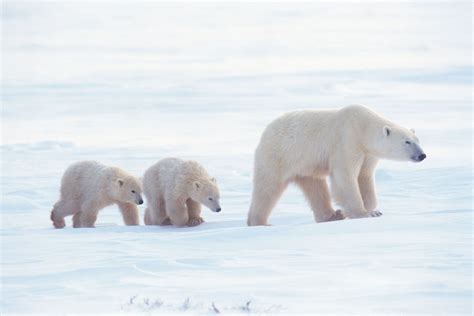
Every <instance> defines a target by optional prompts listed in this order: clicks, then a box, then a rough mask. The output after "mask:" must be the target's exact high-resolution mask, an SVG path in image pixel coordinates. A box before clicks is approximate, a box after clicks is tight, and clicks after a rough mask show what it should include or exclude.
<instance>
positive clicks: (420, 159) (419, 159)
mask: <svg viewBox="0 0 474 316" xmlns="http://www.w3.org/2000/svg"><path fill="white" fill-rule="evenodd" d="M425 158H426V155H425V154H421V155H419V156H418V161H423V160H424V159H425Z"/></svg>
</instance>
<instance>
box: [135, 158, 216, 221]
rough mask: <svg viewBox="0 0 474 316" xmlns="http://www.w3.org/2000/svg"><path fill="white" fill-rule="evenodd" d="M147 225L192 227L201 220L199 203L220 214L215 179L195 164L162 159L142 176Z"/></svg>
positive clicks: (173, 159)
mask: <svg viewBox="0 0 474 316" xmlns="http://www.w3.org/2000/svg"><path fill="white" fill-rule="evenodd" d="M143 188H144V192H145V196H146V199H147V203H148V208H147V209H146V210H145V218H144V219H145V224H146V225H169V224H174V225H176V226H185V225H188V226H195V225H199V224H201V223H202V222H203V221H204V220H203V219H202V217H201V203H202V204H204V205H205V206H207V207H208V208H209V209H211V210H212V211H216V212H219V211H220V205H219V198H220V197H219V189H218V187H217V184H216V180H215V179H214V178H212V177H211V176H209V174H208V173H207V171H206V170H205V169H204V168H203V167H202V166H201V165H200V164H199V163H197V162H196V161H192V160H188V161H185V160H182V159H178V158H165V159H162V160H160V161H159V162H157V163H156V164H154V165H153V166H151V167H150V168H148V170H146V171H145V174H144V175H143Z"/></svg>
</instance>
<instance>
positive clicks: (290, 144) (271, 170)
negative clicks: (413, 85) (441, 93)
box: [247, 105, 423, 225]
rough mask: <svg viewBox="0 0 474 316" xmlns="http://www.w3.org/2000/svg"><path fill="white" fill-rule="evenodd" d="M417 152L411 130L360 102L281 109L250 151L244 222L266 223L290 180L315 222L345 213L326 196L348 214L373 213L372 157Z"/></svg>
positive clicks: (408, 156)
mask: <svg viewBox="0 0 474 316" xmlns="http://www.w3.org/2000/svg"><path fill="white" fill-rule="evenodd" d="M405 142H410V145H408V144H406V143H405ZM422 153H423V151H422V150H421V148H420V147H419V141H418V139H417V137H416V136H415V134H414V133H413V132H412V131H410V130H408V129H405V128H403V127H400V126H398V125H396V124H395V123H392V122H390V121H389V120H387V119H385V118H383V117H381V116H379V115H378V114H376V113H374V112H372V111H371V110H369V109H367V108H365V107H363V106H359V105H353V106H348V107H345V108H342V109H340V110H300V111H294V112H290V113H287V114H284V115H283V116H281V117H279V118H277V119H276V120H274V121H273V122H272V123H270V124H269V125H268V126H267V128H266V129H265V131H264V132H263V135H262V137H261V140H260V144H259V145H258V147H257V149H256V152H255V165H254V188H253V196H252V203H251V206H250V210H249V214H248V221H247V222H248V225H266V224H267V221H268V217H269V215H270V212H271V211H272V209H273V207H274V206H275V204H276V202H277V200H278V198H279V197H280V195H281V194H282V193H283V191H284V190H285V188H286V186H287V185H288V184H289V183H290V182H294V183H296V184H297V185H298V186H299V187H300V188H301V189H302V190H303V192H304V193H305V195H306V198H307V199H308V202H309V203H310V205H311V208H312V209H313V212H314V218H315V220H316V221H317V222H324V221H329V220H336V219H342V218H344V216H342V214H341V213H340V212H339V211H338V212H335V210H334V209H333V208H332V206H331V196H332V198H333V199H334V200H335V201H336V202H337V204H339V205H340V206H341V207H342V208H343V210H344V213H345V215H346V216H348V217H350V218H356V217H367V216H378V215H380V212H378V211H376V210H375V208H376V206H377V198H376V193H375V186H374V179H373V175H374V169H375V167H376V165H377V161H378V160H379V159H380V158H385V159H395V160H415V158H416V157H419V155H421V154H422ZM416 159H417V158H416ZM327 177H329V178H330V180H331V190H330V191H329V188H328V185H327V181H326V178H327Z"/></svg>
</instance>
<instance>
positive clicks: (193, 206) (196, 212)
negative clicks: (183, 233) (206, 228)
mask: <svg viewBox="0 0 474 316" xmlns="http://www.w3.org/2000/svg"><path fill="white" fill-rule="evenodd" d="M186 207H187V208H188V215H189V221H188V226H197V225H199V224H202V223H204V219H203V218H202V217H201V203H199V202H196V201H194V200H191V199H188V200H187V201H186Z"/></svg>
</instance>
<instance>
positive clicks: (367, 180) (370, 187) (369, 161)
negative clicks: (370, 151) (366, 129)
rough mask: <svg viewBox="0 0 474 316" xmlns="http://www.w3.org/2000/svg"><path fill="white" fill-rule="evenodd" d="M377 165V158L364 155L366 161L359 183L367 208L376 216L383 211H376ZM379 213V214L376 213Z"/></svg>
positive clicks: (360, 173)
mask: <svg viewBox="0 0 474 316" xmlns="http://www.w3.org/2000/svg"><path fill="white" fill-rule="evenodd" d="M376 165H377V158H375V157H372V156H366V157H364V162H363V163H362V167H361V168H360V172H359V177H358V179H357V180H358V183H359V190H360V194H361V196H362V200H363V201H364V207H365V209H366V210H367V211H368V212H369V213H370V212H372V213H373V214H375V216H380V215H381V214H382V213H380V212H379V211H376V210H375V208H376V207H377V193H376V190H375V181H374V172H375V167H376ZM376 214H379V215H376Z"/></svg>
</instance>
